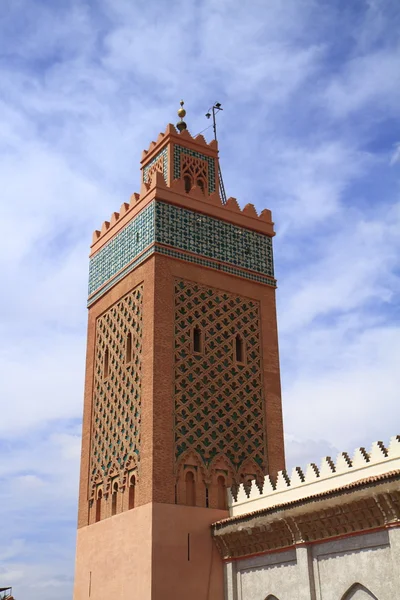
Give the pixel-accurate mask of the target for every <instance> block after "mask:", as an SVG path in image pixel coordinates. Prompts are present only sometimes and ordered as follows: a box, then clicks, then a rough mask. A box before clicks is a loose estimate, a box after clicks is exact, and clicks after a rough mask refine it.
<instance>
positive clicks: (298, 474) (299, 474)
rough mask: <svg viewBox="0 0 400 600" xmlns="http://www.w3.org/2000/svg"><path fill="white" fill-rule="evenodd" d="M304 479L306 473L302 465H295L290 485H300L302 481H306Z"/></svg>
mask: <svg viewBox="0 0 400 600" xmlns="http://www.w3.org/2000/svg"><path fill="white" fill-rule="evenodd" d="M304 481H305V475H304V473H303V471H302V470H301V469H300V467H294V469H293V471H292V476H291V478H290V484H289V485H300V484H301V483H304Z"/></svg>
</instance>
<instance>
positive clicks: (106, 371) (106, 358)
mask: <svg viewBox="0 0 400 600" xmlns="http://www.w3.org/2000/svg"><path fill="white" fill-rule="evenodd" d="M109 361H110V358H109V353H108V348H106V350H105V352H104V364H103V377H104V379H105V378H106V377H108V374H109Z"/></svg>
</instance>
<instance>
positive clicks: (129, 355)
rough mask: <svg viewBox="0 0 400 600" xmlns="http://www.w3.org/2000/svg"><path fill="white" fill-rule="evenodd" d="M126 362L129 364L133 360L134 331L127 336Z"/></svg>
mask: <svg viewBox="0 0 400 600" xmlns="http://www.w3.org/2000/svg"><path fill="white" fill-rule="evenodd" d="M125 362H126V363H127V364H128V363H130V362H132V333H131V332H129V333H128V335H127V337H126V355H125Z"/></svg>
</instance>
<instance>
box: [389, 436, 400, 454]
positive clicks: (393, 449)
mask: <svg viewBox="0 0 400 600" xmlns="http://www.w3.org/2000/svg"><path fill="white" fill-rule="evenodd" d="M388 456H389V458H390V457H396V456H400V435H396V436H394V437H392V438H391V440H390V444H389V448H388Z"/></svg>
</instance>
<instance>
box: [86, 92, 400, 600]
mask: <svg viewBox="0 0 400 600" xmlns="http://www.w3.org/2000/svg"><path fill="white" fill-rule="evenodd" d="M178 115H179V117H180V121H179V123H178V124H177V126H176V127H174V126H173V125H171V124H170V125H168V127H167V128H166V130H165V132H164V133H161V134H160V135H159V136H158V138H157V140H156V141H155V142H152V143H151V144H150V147H149V148H148V150H145V151H144V152H143V155H142V161H141V190H140V193H139V194H136V193H135V194H133V196H132V197H131V199H130V202H129V203H127V202H124V203H123V204H122V205H121V208H120V209H119V212H114V213H113V214H112V215H111V218H110V220H109V221H105V222H104V223H103V225H102V227H101V229H100V230H98V231H95V232H94V234H93V241H92V245H91V253H90V270H89V298H88V309H89V316H88V332H87V356H86V379H85V395H84V415H83V432H82V454H81V475H80V490H79V509H78V533H77V549H76V567H75V587H74V600H87V599H90V600H104V598H117V599H118V600H188V599H190V600H224V599H225V600H395V599H399V600H400V568H399V567H400V485H399V477H400V436H397V437H394V438H392V440H391V441H390V443H389V444H387V445H386V446H385V445H384V444H383V443H381V442H376V443H374V444H373V445H372V447H371V449H369V450H368V451H366V450H365V449H364V448H359V449H357V450H356V451H355V453H354V455H352V456H349V455H347V454H346V453H342V454H340V455H339V457H338V458H337V460H336V461H333V460H332V459H331V458H330V457H326V458H324V459H323V460H322V463H318V466H317V465H316V464H310V465H308V467H306V468H305V469H303V470H302V469H300V468H296V469H294V470H293V473H292V474H290V475H289V474H288V473H287V472H286V471H285V455H284V438H283V422H282V405H281V389H280V368H279V353H278V336H277V319H276V308H275V290H276V279H275V276H274V266H273V251H272V240H273V237H274V235H275V233H274V224H273V222H272V217H271V212H270V211H269V210H268V209H264V210H263V211H262V212H261V213H260V214H257V212H256V210H255V208H254V206H253V205H252V204H247V205H246V206H245V207H244V208H243V209H241V208H240V207H239V204H238V203H237V201H236V199H235V198H228V199H227V198H226V197H225V194H224V193H223V185H222V186H221V183H222V180H221V177H220V168H219V160H218V145H217V142H216V140H213V141H211V142H210V143H207V142H206V141H205V139H204V138H203V136H201V135H198V136H196V137H192V136H191V134H190V133H189V131H188V130H187V127H186V124H185V122H184V120H183V119H184V117H185V110H184V108H183V103H181V108H180V109H179V111H178Z"/></svg>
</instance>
